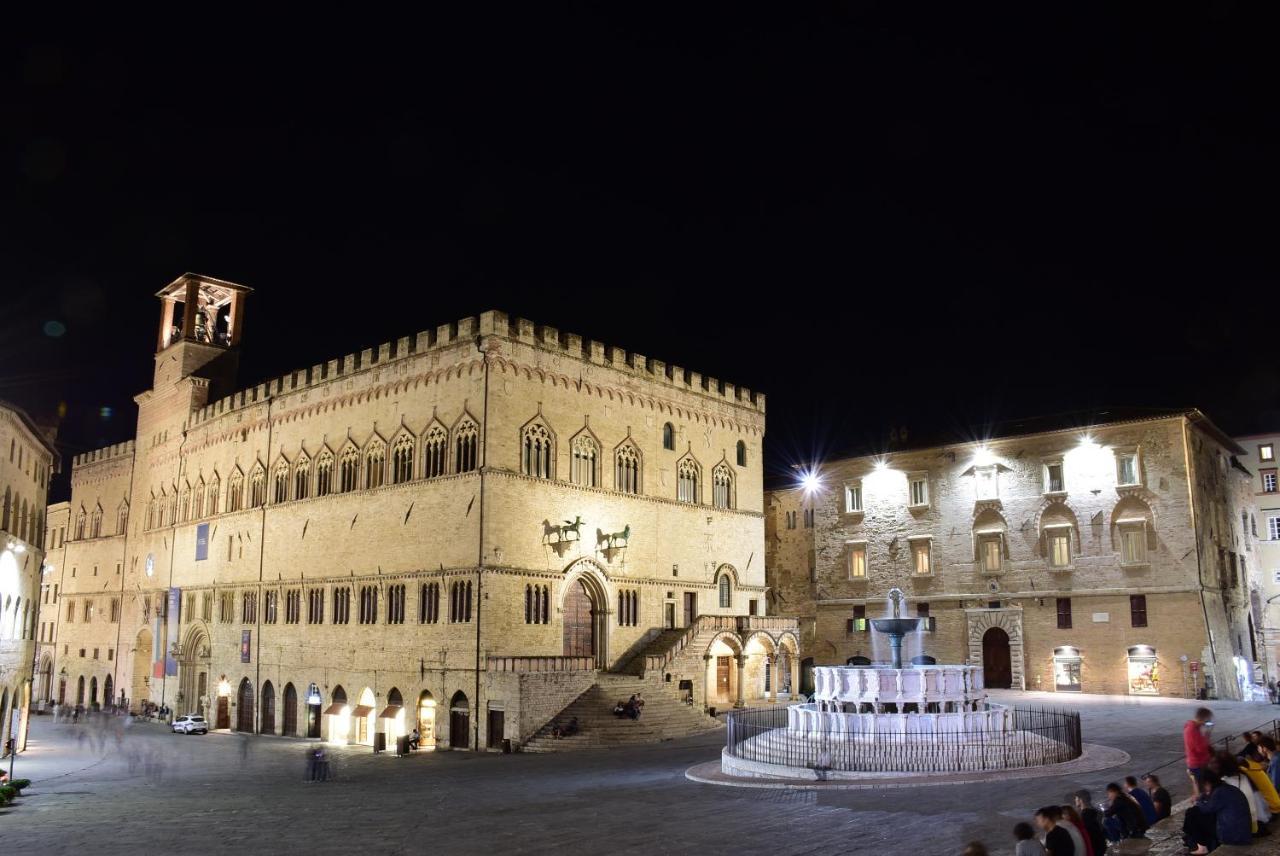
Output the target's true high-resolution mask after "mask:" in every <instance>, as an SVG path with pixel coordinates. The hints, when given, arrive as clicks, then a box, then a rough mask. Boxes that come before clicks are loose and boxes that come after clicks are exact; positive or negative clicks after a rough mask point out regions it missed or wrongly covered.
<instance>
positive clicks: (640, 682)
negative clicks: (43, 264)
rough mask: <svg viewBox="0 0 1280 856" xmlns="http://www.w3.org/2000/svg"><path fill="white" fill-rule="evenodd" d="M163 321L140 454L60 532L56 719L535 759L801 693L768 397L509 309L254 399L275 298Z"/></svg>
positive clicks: (168, 295)
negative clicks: (572, 741)
mask: <svg viewBox="0 0 1280 856" xmlns="http://www.w3.org/2000/svg"><path fill="white" fill-rule="evenodd" d="M157 296H158V297H159V299H160V310H161V311H160V321H159V329H158V333H157V342H156V353H155V374H154V381H153V384H152V388H151V389H149V390H146V391H144V392H142V393H140V394H139V395H138V396H137V397H136V401H137V404H138V428H137V435H136V438H135V439H134V440H131V441H129V442H127V443H123V444H120V445H118V446H113V447H110V448H106V449H101V450H98V451H94V452H89V453H87V454H83V455H80V456H78V457H76V458H75V460H74V463H73V469H72V494H71V500H70V503H69V505H67V506H65V507H54V508H53V509H51V510H50V517H49V520H50V527H49V529H50V531H48V532H47V533H46V542H47V544H48V546H49V550H50V558H49V563H50V565H52V566H53V568H54V569H55V572H54V573H52V574H47V575H46V579H45V580H44V583H45V585H44V589H45V590H44V592H43V593H42V597H43V598H47V599H48V600H49V601H50V603H51V605H50V606H49V607H47V609H48V610H49V611H48V612H46V613H44V616H47V618H45V619H44V621H43V623H42V626H41V628H40V631H41V635H40V642H41V643H42V650H44V651H45V652H46V654H45V656H43V657H42V661H41V663H40V666H39V675H38V682H37V684H38V686H37V692H38V693H39V694H40V697H41V698H43V699H45V700H49V701H53V700H60V701H62V702H63V703H64V704H80V705H84V706H86V707H91V706H93V705H113V704H114V705H120V704H124V705H127V706H128V707H129V708H131V709H133V710H135V711H136V710H139V709H140V708H142V707H143V706H144V705H145V704H147V703H150V704H155V705H161V704H163V705H165V706H167V707H169V708H171V709H172V710H174V711H175V712H176V713H186V712H203V713H204V714H205V715H207V716H208V717H209V718H210V719H211V720H212V721H213V724H214V726H215V727H222V728H234V729H238V730H243V731H253V732H263V733H276V734H286V735H312V736H323V737H325V738H328V739H331V740H340V741H351V742H362V743H374V742H375V738H376V736H377V735H379V734H385V735H387V739H388V740H390V739H392V738H394V737H395V736H397V735H399V734H403V733H405V732H407V731H408V730H409V729H412V728H414V727H418V728H420V729H421V730H422V733H423V736H424V742H425V743H426V744H427V745H431V744H432V743H434V744H435V745H437V746H440V747H444V746H452V747H455V748H458V747H470V748H486V747H487V748H497V747H501V746H503V743H504V741H510V742H511V744H514V745H520V744H530V748H534V747H536V746H537V745H538V744H539V742H540V741H541V742H542V743H544V744H545V743H547V742H548V741H546V740H545V732H547V730H548V729H549V724H550V723H552V722H553V721H555V720H556V718H557V717H558V716H561V715H564V716H567V715H569V714H570V713H573V714H574V715H578V714H579V713H581V715H583V716H586V715H595V714H597V713H600V712H604V713H607V710H606V708H608V707H609V706H611V705H612V703H613V702H614V701H615V700H616V699H615V696H616V695H621V697H624V698H625V697H626V696H627V695H629V694H630V693H634V692H641V693H642V694H644V696H645V699H646V702H647V703H648V705H649V707H648V708H647V709H646V719H650V720H651V721H652V722H653V723H654V726H656V725H658V724H661V726H662V730H665V731H666V732H667V733H689V732H690V731H694V730H697V729H698V728H702V727H707V725H708V724H710V722H711V720H710V719H709V717H707V716H706V714H705V712H704V711H705V710H706V708H708V707H715V706H717V705H718V706H720V707H724V706H732V705H734V704H737V705H741V704H744V703H747V702H748V700H750V699H756V700H760V699H766V700H768V699H776V698H777V697H778V695H779V694H780V693H781V694H783V695H785V694H786V693H788V692H789V691H790V688H791V687H792V686H798V665H797V664H798V658H797V656H796V655H797V653H798V650H797V640H796V634H795V632H794V629H793V628H794V626H795V624H794V621H792V620H787V619H780V618H769V617H766V615H765V613H766V609H765V597H764V594H765V580H764V576H765V567H764V516H763V478H762V466H761V444H762V441H763V439H764V428H765V399H764V396H763V395H761V394H759V393H755V392H752V391H750V390H747V389H743V388H740V387H736V386H734V385H733V384H730V383H726V382H724V381H720V380H717V379H715V378H711V377H704V376H702V375H700V374H699V373H697V372H693V371H689V370H687V369H685V368H682V367H680V366H673V365H665V364H664V363H662V362H660V361H658V360H655V359H651V358H648V357H645V356H643V355H641V354H635V353H627V352H626V351H623V350H621V349H619V348H614V347H610V346H607V345H603V344H601V343H599V342H595V341H590V340H587V339H584V338H582V337H580V336H577V335H573V334H569V333H564V332H561V331H558V330H556V329H554V328H551V327H544V326H539V325H535V324H533V323H531V322H529V321H525V320H523V319H516V318H509V317H508V316H506V315H505V314H503V313H501V312H485V313H483V314H481V315H479V316H477V317H471V318H463V319H461V320H460V321H456V322H454V323H450V324H445V325H442V326H440V327H437V328H433V329H430V330H426V331H424V332H421V333H418V334H417V335H415V336H407V337H404V338H400V339H397V340H395V341H391V342H388V343H385V344H383V345H381V346H379V347H376V348H370V349H367V350H364V351H361V352H360V353H355V354H348V355H346V356H343V357H339V358H336V359H330V360H327V361H325V362H321V363H317V364H315V365H312V366H310V367H308V368H304V369H300V370H298V371H294V372H292V373H290V374H288V375H286V376H285V377H280V378H275V379H273V380H271V381H269V382H267V383H262V384H259V385H257V386H254V387H251V388H247V389H238V388H237V386H236V367H237V359H238V354H239V350H240V346H241V342H242V338H243V336H244V335H245V331H246V322H245V304H246V302H247V300H248V298H249V296H250V289H248V288H246V287H244V286H241V285H237V284H234V283H230V282H224V281H220V280H216V279H212V278H209V277H204V276H196V275H191V274H187V275H184V276H181V277H179V278H178V279H176V280H175V281H174V282H172V283H171V284H170V285H168V286H167V287H165V288H164V289H162V290H161V291H160V292H159V293H158V295H157ZM59 521H61V522H59ZM566 708H568V710H566ZM562 712H563V713H562ZM649 712H653V714H654V716H653V717H650V716H649ZM652 728H653V726H651V727H650V733H647V734H646V735H645V736H647V737H649V738H650V739H654V738H656V737H660V736H664V735H663V734H659V733H654V732H653V731H652ZM540 732H542V733H543V736H541V737H540V736H539V735H540ZM636 733H637V734H639V733H641V732H639V731H637V732H636ZM558 743H559V741H557V744H558Z"/></svg>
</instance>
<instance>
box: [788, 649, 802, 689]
mask: <svg viewBox="0 0 1280 856" xmlns="http://www.w3.org/2000/svg"><path fill="white" fill-rule="evenodd" d="M788 659H789V660H790V661H791V698H792V700H795V699H798V698H800V654H799V652H797V653H795V654H792V655H791V656H790V657H789V658H788Z"/></svg>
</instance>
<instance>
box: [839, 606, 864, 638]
mask: <svg viewBox="0 0 1280 856" xmlns="http://www.w3.org/2000/svg"><path fill="white" fill-rule="evenodd" d="M868 626H869V625H868V624H867V605H866V604H865V603H858V604H854V607H853V618H847V619H845V622H844V635H845V636H853V635H854V634H855V633H865V632H867V627H868Z"/></svg>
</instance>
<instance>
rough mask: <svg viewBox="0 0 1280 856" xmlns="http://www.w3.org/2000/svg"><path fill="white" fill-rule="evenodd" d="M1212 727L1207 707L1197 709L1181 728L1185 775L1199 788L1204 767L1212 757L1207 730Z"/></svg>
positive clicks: (1211, 716)
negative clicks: (1184, 755)
mask: <svg viewBox="0 0 1280 856" xmlns="http://www.w3.org/2000/svg"><path fill="white" fill-rule="evenodd" d="M1212 725H1213V711H1211V710H1209V708H1207V707H1202V708H1198V709H1197V710H1196V715H1195V718H1194V719H1188V720H1187V724H1186V725H1184V726H1182V748H1183V749H1184V750H1185V751H1186V753H1187V774H1188V775H1189V776H1191V781H1192V785H1193V786H1194V787H1196V788H1198V787H1199V786H1200V780H1201V775H1202V773H1203V772H1204V767H1205V765H1206V764H1208V763H1209V758H1211V757H1212V756H1213V749H1212V747H1211V746H1210V745H1209V728H1210V727H1211V726H1212Z"/></svg>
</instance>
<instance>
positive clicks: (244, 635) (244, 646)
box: [240, 630, 253, 663]
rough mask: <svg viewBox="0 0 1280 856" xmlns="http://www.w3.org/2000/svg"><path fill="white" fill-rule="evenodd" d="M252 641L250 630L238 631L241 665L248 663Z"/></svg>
mask: <svg viewBox="0 0 1280 856" xmlns="http://www.w3.org/2000/svg"><path fill="white" fill-rule="evenodd" d="M252 639H253V631H252V630H241V631H240V662H241V663H247V662H249V651H250V649H251V648H252V645H251V644H250V641H251V640H252Z"/></svg>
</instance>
